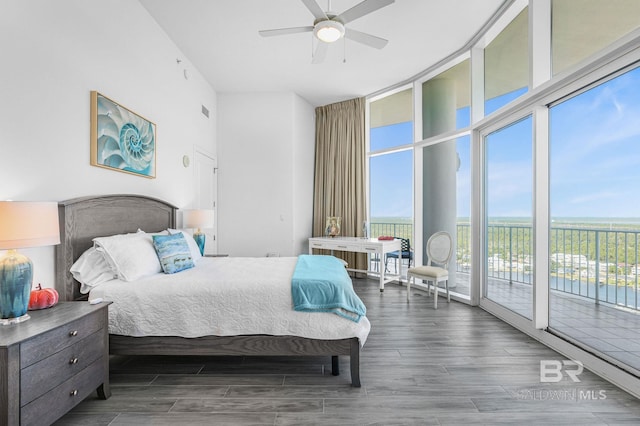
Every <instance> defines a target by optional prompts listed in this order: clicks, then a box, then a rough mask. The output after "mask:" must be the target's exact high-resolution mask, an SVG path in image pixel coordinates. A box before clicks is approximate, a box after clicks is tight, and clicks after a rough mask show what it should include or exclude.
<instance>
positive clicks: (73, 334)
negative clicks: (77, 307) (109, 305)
mask: <svg viewBox="0 0 640 426" xmlns="http://www.w3.org/2000/svg"><path fill="white" fill-rule="evenodd" d="M75 303H81V302H75ZM104 327H106V324H105V323H104V315H101V314H100V313H98V312H95V313H93V314H90V315H87V316H85V317H84V318H80V319H78V320H76V321H72V322H70V323H69V324H65V325H63V326H61V327H58V328H57V329H55V330H53V331H51V332H49V333H44V334H41V335H39V336H36V337H34V338H33V339H29V340H28V341H26V342H24V343H22V344H21V345H20V367H21V368H25V367H27V366H29V365H31V364H33V363H35V362H38V361H40V360H42V359H44V358H46V357H48V356H50V355H52V354H54V353H56V352H59V351H60V350H62V349H64V348H66V347H68V346H71V345H73V344H75V343H77V342H79V341H80V340H82V339H83V338H85V337H87V336H89V335H91V334H93V333H95V332H96V331H98V330H100V329H102V328H104Z"/></svg>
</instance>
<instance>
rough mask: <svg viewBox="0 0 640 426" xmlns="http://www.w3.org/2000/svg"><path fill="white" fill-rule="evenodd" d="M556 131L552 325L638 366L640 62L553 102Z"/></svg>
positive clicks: (552, 195)
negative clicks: (567, 97) (633, 67)
mask: <svg viewBox="0 0 640 426" xmlns="http://www.w3.org/2000/svg"><path fill="white" fill-rule="evenodd" d="M549 133H550V142H549V147H550V193H549V196H550V206H551V219H552V224H551V241H550V253H551V256H550V277H549V282H550V287H551V295H550V300H551V311H550V318H549V326H550V327H551V328H552V329H554V330H557V331H560V332H562V333H563V334H565V335H566V336H569V337H571V338H573V339H575V340H577V341H578V342H580V343H581V344H583V345H585V346H588V347H591V348H594V349H595V350H598V351H600V352H602V353H604V354H606V355H608V356H610V357H611V358H615V359H618V360H620V361H624V362H626V363H628V364H631V365H632V366H633V367H634V368H635V369H636V370H639V371H640V331H637V330H638V327H639V326H640V315H639V314H640V304H639V303H640V300H639V299H640V298H639V296H640V295H639V293H638V292H639V290H640V259H639V258H638V255H639V251H638V243H639V240H640V68H635V69H633V70H631V71H628V72H625V73H623V74H622V75H619V76H617V77H615V78H613V79H611V80H608V81H606V82H603V83H602V84H598V85H597V86H595V87H593V88H591V89H590V90H587V91H584V92H582V93H580V94H578V95H576V96H573V97H571V98H569V99H567V100H564V101H562V102H560V103H558V104H557V105H554V106H553V107H552V108H551V109H550V127H549ZM569 296H576V297H578V299H577V300H579V301H580V304H579V305H578V304H576V303H577V302H576V300H575V299H573V300H572V299H569ZM585 307H588V308H587V309H585ZM608 307H623V308H624V309H617V310H616V311H617V312H614V311H612V310H610V309H609V308H608Z"/></svg>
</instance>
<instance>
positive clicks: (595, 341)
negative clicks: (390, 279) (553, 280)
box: [376, 262, 640, 377]
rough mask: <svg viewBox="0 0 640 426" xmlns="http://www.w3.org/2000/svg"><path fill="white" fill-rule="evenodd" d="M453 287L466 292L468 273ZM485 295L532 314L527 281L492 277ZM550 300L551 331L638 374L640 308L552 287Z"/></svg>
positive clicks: (462, 274)
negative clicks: (606, 301) (602, 301)
mask: <svg viewBox="0 0 640 426" xmlns="http://www.w3.org/2000/svg"><path fill="white" fill-rule="evenodd" d="M376 266H377V265H376ZM394 268H395V265H394V264H393V263H392V262H390V263H389V269H390V271H391V272H394ZM405 268H406V266H405ZM405 271H406V269H405ZM404 279H406V276H405V277H404ZM452 291H454V292H456V293H459V294H461V295H465V296H468V295H469V293H470V292H469V274H467V273H463V272H458V273H457V275H456V287H455V289H453V290H452ZM488 295H489V297H488V298H489V299H490V300H492V301H493V302H496V303H498V304H500V305H502V306H504V307H506V308H508V309H510V310H511V311H514V312H515V313H517V314H519V315H522V316H523V317H525V318H531V317H532V310H531V309H532V305H533V304H532V303H531V301H532V297H533V296H532V293H531V286H530V285H528V284H521V283H512V284H509V282H508V281H506V280H500V279H491V280H490V282H489V288H488ZM550 300H551V316H550V320H549V325H550V327H549V331H550V332H553V333H555V334H557V335H558V336H560V337H562V338H565V339H566V340H569V341H571V342H573V343H574V344H576V345H577V346H580V347H582V348H584V349H586V350H588V351H589V352H594V351H597V355H599V356H600V357H601V358H603V359H605V360H607V361H609V362H611V363H612V364H614V365H618V366H619V367H621V368H622V369H624V370H626V371H628V372H630V373H632V374H635V375H636V376H639V377H640V313H639V312H636V311H633V310H630V309H626V308H624V307H618V306H615V305H611V304H605V303H601V304H596V303H595V302H594V300H592V299H587V298H584V297H580V296H574V295H570V294H567V293H564V292H560V291H555V290H552V291H551V297H550Z"/></svg>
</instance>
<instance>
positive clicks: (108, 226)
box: [56, 195, 369, 387]
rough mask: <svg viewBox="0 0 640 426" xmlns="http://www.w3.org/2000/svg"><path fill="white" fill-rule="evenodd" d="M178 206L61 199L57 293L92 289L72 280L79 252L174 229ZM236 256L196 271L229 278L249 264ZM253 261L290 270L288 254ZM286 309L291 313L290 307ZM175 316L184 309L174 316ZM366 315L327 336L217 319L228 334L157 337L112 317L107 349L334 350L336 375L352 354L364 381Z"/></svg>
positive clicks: (242, 280) (66, 295)
mask: <svg viewBox="0 0 640 426" xmlns="http://www.w3.org/2000/svg"><path fill="white" fill-rule="evenodd" d="M176 211H177V208H176V207H175V206H173V205H171V204H169V203H167V202H165V201H162V200H159V199H156V198H152V197H147V196H140V195H103V196H92V197H81V198H75V199H72V200H67V201H63V202H60V203H59V218H60V240H61V243H60V245H58V246H56V289H57V290H58V293H59V294H60V299H61V300H75V301H79V300H86V299H87V295H86V294H82V293H81V292H80V284H79V283H78V282H77V281H76V280H75V279H74V278H73V276H72V274H71V273H70V269H71V266H72V265H73V264H74V262H75V261H76V260H77V259H78V258H79V257H80V256H81V255H82V253H84V252H85V251H86V250H87V249H89V248H90V247H92V246H93V239H94V238H96V237H105V236H111V235H118V234H127V233H135V232H136V231H138V230H140V229H142V230H144V231H145V232H159V231H163V230H166V229H167V228H175V227H176ZM239 261H240V258H235V259H234V258H203V259H201V260H200V262H202V265H200V264H199V265H198V266H196V268H193V269H198V268H200V269H201V270H205V269H207V268H208V269H210V270H211V271H213V272H215V274H214V273H212V275H218V276H219V275H222V276H227V277H228V279H229V280H231V279H232V277H231V276H232V274H230V272H229V271H231V270H234V269H235V270H237V271H242V270H246V268H240V269H238V262H239ZM242 261H244V264H245V265H247V264H248V263H247V262H250V261H251V260H250V259H242ZM255 262H256V263H255V265H256V268H258V269H257V271H258V272H257V273H255V274H253V276H256V277H263V278H266V277H269V276H270V274H271V272H269V271H271V270H273V271H274V272H273V274H280V275H282V274H286V273H287V271H290V270H291V268H292V260H291V259H287V258H259V259H255ZM276 270H277V271H276ZM224 271H226V272H224ZM278 271H279V272H278ZM186 272H189V271H186ZM180 274H184V275H183V276H184V277H188V273H185V272H180V273H178V274H175V275H176V276H178V275H180ZM160 275H163V274H160ZM233 275H237V276H234V277H233V280H235V281H233V282H234V283H236V285H244V286H246V285H253V283H252V282H251V277H250V275H247V274H244V275H243V274H242V273H238V274H233ZM162 278H163V279H169V278H168V277H162ZM143 281H144V280H141V281H140V282H141V285H142V284H144V283H143ZM136 284H137V283H136ZM117 285H119V283H114V284H110V287H109V288H108V290H101V289H99V288H96V289H94V290H92V293H91V297H92V298H95V297H102V296H105V297H104V299H105V300H110V298H111V294H110V293H109V291H111V290H112V289H114V288H115V287H117ZM194 285H195V284H194ZM140 288H142V287H140ZM114 308H115V307H114V305H111V306H110V319H111V315H112V314H111V313H112V312H114V315H116V313H115V312H118V310H117V309H114ZM296 314H300V313H296ZM118 315H119V314H118ZM286 315H290V313H289V312H286ZM308 315H311V316H313V315H318V316H325V317H324V318H329V317H328V316H331V317H330V319H329V320H330V321H343V323H341V325H344V324H348V323H349V322H350V321H349V320H347V319H344V318H337V316H335V315H333V314H331V313H309V314H308ZM176 316H177V317H179V316H180V315H179V314H176ZM363 318H364V321H363V322H364V324H365V325H364V326H361V327H360V329H359V331H356V332H353V330H355V329H354V328H353V326H351V325H349V326H346V328H349V327H351V329H353V330H351V329H350V330H351V331H345V332H343V333H342V334H343V335H344V336H335V335H334V336H329V337H326V335H324V334H323V335H322V337H320V336H317V335H315V334H317V333H316V332H315V331H314V332H313V333H308V332H306V330H305V329H304V326H300V325H299V324H298V325H297V326H296V327H292V328H291V329H292V330H294V331H293V332H292V333H291V334H282V333H281V332H280V331H278V332H277V333H278V334H275V333H274V334H271V333H265V332H264V329H262V328H260V330H259V331H258V332H256V333H249V332H247V331H243V332H241V333H238V334H229V333H234V331H233V330H234V329H233V327H228V326H227V325H226V324H220V326H221V329H224V328H225V327H226V329H224V330H222V331H223V333H220V334H224V335H212V334H218V333H217V332H215V333H211V334H207V331H206V330H195V331H194V334H193V335H189V336H186V337H185V336H181V335H176V334H179V333H175V332H173V331H172V330H171V329H164V331H163V332H162V333H161V334H160V335H158V334H157V333H149V332H148V331H147V330H144V329H142V330H136V331H135V332H130V331H122V330H112V324H111V321H110V336H109V352H110V353H111V354H118V355H232V356H251V355H261V356H265V355H267V356H287V355H297V356H300V355H309V356H330V357H331V361H332V362H331V365H332V374H333V375H338V374H339V356H348V357H349V365H350V373H351V385H352V386H354V387H360V385H361V383H360V372H359V358H360V349H361V345H362V344H363V343H364V341H365V340H366V336H367V334H368V331H369V329H368V327H369V323H368V320H367V319H366V317H363ZM134 322H135V321H134ZM283 322H286V321H283ZM331 328H335V327H331ZM216 330H218V329H217V328H216ZM114 331H115V332H114ZM267 331H270V330H267ZM163 333H166V334H167V335H164V334H163ZM314 333H315V334H314ZM125 334H126V335H125ZM338 334H340V333H338ZM309 336H311V337H309Z"/></svg>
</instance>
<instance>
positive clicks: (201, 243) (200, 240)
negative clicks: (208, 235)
mask: <svg viewBox="0 0 640 426" xmlns="http://www.w3.org/2000/svg"><path fill="white" fill-rule="evenodd" d="M193 239H194V240H196V244H198V248H199V249H200V254H201V255H203V256H204V243H205V241H204V240H205V235H204V233H202V232H195V233H194V234H193Z"/></svg>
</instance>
